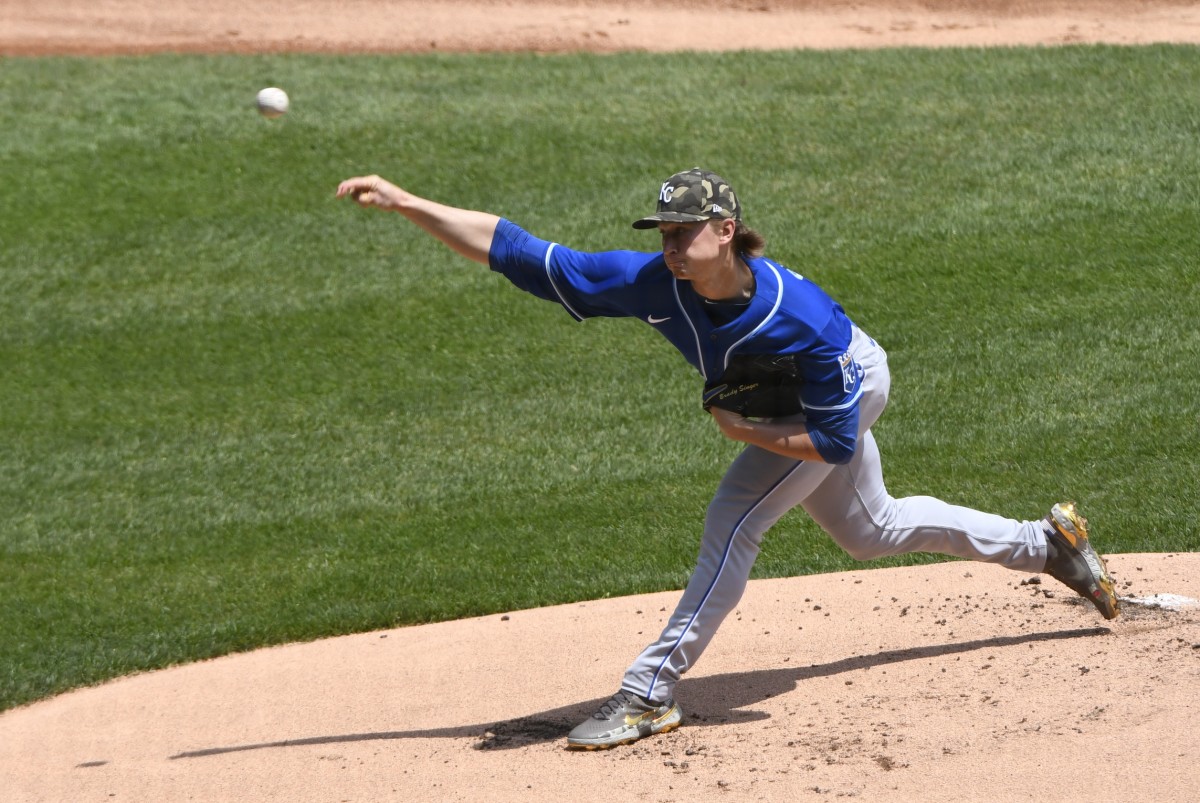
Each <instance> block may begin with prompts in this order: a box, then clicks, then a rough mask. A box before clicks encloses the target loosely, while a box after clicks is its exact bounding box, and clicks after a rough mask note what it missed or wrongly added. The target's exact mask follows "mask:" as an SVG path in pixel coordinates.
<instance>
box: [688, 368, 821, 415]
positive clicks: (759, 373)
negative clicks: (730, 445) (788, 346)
mask: <svg viewBox="0 0 1200 803" xmlns="http://www.w3.org/2000/svg"><path fill="white" fill-rule="evenodd" d="M803 384H804V381H803V380H802V379H801V377H800V369H799V368H798V367H797V366H796V357H795V355H794V354H736V355H734V356H733V358H732V359H731V360H730V361H729V367H728V368H726V369H725V373H724V374H722V375H721V377H720V378H719V379H715V380H713V381H711V382H709V383H708V384H707V385H705V386H704V409H705V410H707V409H709V408H710V407H717V408H720V409H722V410H730V411H732V412H735V413H737V414H739V415H744V416H746V417H747V418H782V417H784V416H789V415H795V414H797V413H800V412H803V410H804V406H803V405H802V404H801V402H800V388H801V386H802V385H803Z"/></svg>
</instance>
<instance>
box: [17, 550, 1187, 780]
mask: <svg viewBox="0 0 1200 803" xmlns="http://www.w3.org/2000/svg"><path fill="white" fill-rule="evenodd" d="M1109 567H1110V569H1111V571H1112V573H1113V575H1114V577H1115V578H1116V580H1117V583H1118V587H1119V589H1120V592H1121V595H1122V598H1123V600H1124V610H1123V613H1122V616H1121V618H1119V619H1117V620H1115V621H1113V622H1106V621H1104V620H1103V619H1102V618H1101V617H1100V616H1099V614H1098V613H1096V611H1095V610H1094V609H1093V608H1092V606H1091V605H1090V603H1085V602H1084V601H1082V600H1080V599H1078V598H1077V597H1075V596H1074V595H1073V594H1072V593H1070V592H1069V591H1067V590H1066V589H1065V588H1063V587H1060V586H1059V585H1058V584H1057V583H1055V582H1054V581H1053V580H1050V579H1048V578H1041V577H1038V578H1035V577H1033V576H1031V575H1022V574H1018V573H1014V572H1009V571H1005V570H1003V569H999V568H996V567H991V566H986V565H981V564H975V563H964V562H954V563H945V564H938V565H935V566H927V567H917V568H903V569H881V570H874V571H860V572H851V573H846V574H832V575H820V576H810V577H797V578H790V579H784V580H762V581H756V582H753V583H751V584H750V588H749V590H748V591H747V593H746V596H745V598H744V600H743V602H742V605H741V607H740V608H739V609H738V611H737V612H736V613H735V614H733V615H731V616H730V617H729V619H728V620H727V621H726V622H725V624H724V625H723V626H722V628H721V630H720V632H719V633H718V634H717V637H716V638H715V639H714V641H713V643H712V646H711V647H710V648H709V650H708V652H707V653H706V654H705V656H704V659H703V661H702V662H701V663H700V665H699V666H697V667H696V668H695V669H694V670H693V671H692V672H691V673H690V674H689V675H688V676H687V677H686V678H685V679H684V680H683V682H681V683H680V684H679V686H678V688H677V699H678V700H679V702H680V704H681V705H682V706H683V709H684V712H685V716H684V726H683V727H682V728H681V729H679V730H677V731H675V732H673V733H670V734H666V735H661V736H656V737H651V738H648V739H644V740H642V741H641V742H638V743H636V744H634V745H632V746H628V747H620V748H616V749H613V750H610V751H605V752H595V753H583V752H575V751H568V750H567V749H565V740H564V736H565V734H566V733H567V731H569V730H570V729H571V727H572V726H574V725H575V724H576V723H577V722H579V721H581V720H582V719H584V718H585V717H586V716H587V715H588V714H590V713H591V712H592V711H593V710H594V709H595V708H596V707H597V706H598V704H599V703H600V702H602V698H604V697H607V696H608V695H609V694H611V693H612V692H613V691H615V690H616V688H617V686H618V685H619V682H620V678H621V674H622V672H623V670H624V668H625V666H626V665H627V664H628V663H629V662H630V661H631V660H632V659H633V657H634V656H635V655H636V654H637V652H638V651H640V649H641V648H642V647H643V646H645V644H646V643H648V642H649V641H650V640H652V639H653V638H655V637H656V636H657V634H658V632H659V630H660V629H661V627H662V625H663V624H664V622H665V621H666V617H667V615H668V613H669V611H670V610H671V609H672V607H673V606H674V604H675V601H676V599H677V598H678V592H670V593H662V594H651V595H646V596H638V597H624V598H620V599H611V600H603V601H598V602H587V603H581V604H574V605H563V606H558V607H553V608H544V609H539V610H531V611H519V612H514V613H511V614H507V615H495V616H487V617H481V618H478V619H469V620H465V621H460V622H448V623H442V624H434V625H425V626H420V627H411V628H402V629H398V630H389V631H384V632H377V633H366V634H362V635H355V636H347V637H344V638H336V639H330V640H328V641H322V642H318V643H312V644H294V645H288V646H283V647H278V648H272V649H265V650H260V651H257V652H253V653H248V654H243V655H236V656H231V657H228V658H222V659H219V660H215V661H209V662H205V663H201V664H194V665H190V666H183V667H178V668H174V669H169V670H165V671H161V672H154V673H150V674H145V675H140V676H136V677H130V678H125V679H122V680H118V681H115V682H113V683H110V684H107V685H104V686H100V687H97V688H91V689H85V690H81V691H78V692H73V693H71V694H66V695H63V696H61V697H58V698H55V699H52V700H48V701H45V702H43V703H39V704H36V705H32V706H29V707H26V708H23V709H18V710H14V711H9V712H7V713H5V714H3V715H0V786H2V787H3V789H4V790H5V792H4V798H5V799H6V800H14V801H134V800H138V801H174V800H204V801H233V800H239V801H240V800H254V801H307V800H314V801H317V800H319V801H341V800H354V801H383V800H395V801H415V800H464V801H465V800H488V801H529V800H554V801H600V800H631V801H641V800H644V801H696V800H710V799H714V798H716V797H717V796H718V795H721V794H728V795H729V797H728V799H729V800H779V801H793V800H798V799H812V800H819V799H829V800H833V799H835V798H839V797H848V798H857V799H860V800H887V801H922V802H924V801H964V800H988V801H1004V800H1053V801H1076V800H1078V801H1092V800H1095V799H1111V800H1125V801H1156V802H1157V803H1163V802H1164V801H1181V803H1182V801H1195V800H1200V770H1198V769H1197V768H1198V767H1200V747H1198V746H1197V741H1196V739H1195V737H1194V732H1193V729H1194V723H1195V721H1196V719H1197V715H1198V713H1200V712H1198V711H1197V708H1198V706H1200V703H1198V701H1200V608H1198V607H1196V606H1197V605H1198V604H1200V603H1198V602H1197V600H1200V556H1197V555H1196V554H1191V553H1189V554H1177V555H1116V556H1112V557H1110V558H1109ZM1038 581H1041V582H1038Z"/></svg>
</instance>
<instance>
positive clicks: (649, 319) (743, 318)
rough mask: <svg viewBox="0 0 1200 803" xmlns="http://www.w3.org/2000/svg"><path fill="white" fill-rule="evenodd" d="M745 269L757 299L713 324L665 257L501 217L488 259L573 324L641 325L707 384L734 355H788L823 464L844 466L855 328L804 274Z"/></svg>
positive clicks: (762, 262)
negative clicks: (602, 246) (581, 244)
mask: <svg viewBox="0 0 1200 803" xmlns="http://www.w3.org/2000/svg"><path fill="white" fill-rule="evenodd" d="M745 262H746V264H747V265H748V266H749V268H750V270H751V272H752V273H753V274H754V286H755V289H754V296H753V298H752V299H751V300H750V303H749V304H748V305H747V306H746V307H745V308H744V309H743V310H742V312H741V314H740V315H738V316H737V317H735V318H734V319H733V320H731V321H729V322H727V323H724V324H718V323H714V321H713V320H711V319H710V318H709V315H708V314H707V313H706V312H705V309H704V306H705V301H704V299H703V298H701V297H700V296H699V295H698V294H697V293H696V292H695V291H694V290H693V289H692V285H691V282H688V281H685V280H681V279H676V278H675V277H674V276H673V275H672V274H671V271H670V270H669V269H668V268H667V265H666V261H665V260H664V259H663V255H662V253H646V252H639V251H602V252H597V253H589V252H584V251H576V250H573V249H570V248H566V247H565V246H562V245H559V244H557V243H551V242H548V241H546V240H541V239H538V238H536V237H534V236H532V235H531V234H529V233H528V232H526V231H524V230H523V229H521V228H520V227H519V226H517V225H516V224H514V223H512V222H510V221H507V220H501V221H500V224H499V226H498V227H497V228H496V235H495V237H494V239H493V241H492V247H491V251H490V254H489V263H490V265H491V268H492V270H494V271H497V272H499V273H502V274H504V275H505V276H507V277H508V279H509V280H510V281H511V282H512V283H513V284H515V285H516V286H517V287H520V288H522V289H523V290H526V291H528V292H530V293H532V294H533V295H535V296H538V297H539V298H544V299H547V300H550V301H557V302H558V303H559V304H561V305H562V306H563V308H564V309H566V311H567V312H568V313H570V314H571V315H572V316H573V317H574V318H575V319H576V320H580V321H582V320H584V319H586V318H593V317H609V318H639V319H641V320H642V321H645V322H646V323H647V324H649V325H650V326H653V327H654V328H655V329H656V330H658V332H659V334H661V335H662V336H663V337H665V338H666V339H667V340H668V341H670V342H671V344H672V345H673V346H675V348H676V349H678V351H679V353H680V354H682V355H683V357H684V359H686V360H687V361H688V362H689V363H691V364H692V366H693V367H694V368H695V369H696V370H697V371H699V373H700V376H701V377H703V378H704V380H705V381H706V382H708V381H712V380H716V379H719V378H720V377H721V375H722V374H723V373H724V372H725V369H726V368H727V367H728V366H729V361H730V359H731V357H732V356H733V355H734V354H736V353H745V354H792V355H795V358H796V364H797V366H798V368H799V369H800V372H801V375H802V377H803V380H804V384H803V387H802V389H801V401H802V402H803V405H804V413H805V417H806V421H807V425H808V431H809V435H810V437H812V439H813V443H814V445H815V446H816V447H817V450H818V451H819V452H820V453H821V456H822V457H823V458H824V459H825V460H826V461H827V462H831V463H844V462H847V461H848V460H849V459H850V457H851V456H852V455H853V453H854V448H855V444H856V441H857V436H858V399H859V396H860V395H861V393H862V369H861V368H860V367H859V366H858V365H857V364H856V363H855V362H854V361H853V360H852V359H851V358H850V352H849V349H850V339H851V337H852V335H853V328H854V324H853V323H852V322H851V321H850V319H849V318H848V317H847V316H846V313H845V312H844V311H843V310H842V308H841V306H839V305H838V304H837V303H836V302H835V301H833V299H831V298H830V297H829V296H828V295H827V294H826V293H825V292H824V291H823V290H822V289H821V288H819V287H817V286H816V285H815V284H813V283H812V282H810V281H808V280H806V279H804V278H803V277H802V276H800V275H798V274H796V273H793V272H792V271H790V270H788V269H786V268H784V267H782V266H780V265H779V264H777V263H775V262H773V261H771V260H769V259H765V258H761V257H759V258H749V257H747V258H745Z"/></svg>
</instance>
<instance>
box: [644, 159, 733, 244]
mask: <svg viewBox="0 0 1200 803" xmlns="http://www.w3.org/2000/svg"><path fill="white" fill-rule="evenodd" d="M713 219H732V220H741V219H742V205H741V204H739V203H738V199H737V195H736V194H735V193H734V191H733V187H730V186H729V182H728V181H726V180H725V179H723V178H721V177H720V176H718V175H717V174H716V173H711V172H709V171H707V170H701V169H700V168H699V167H693V168H692V169H691V170H684V171H683V172H682V173H676V174H675V175H673V176H671V177H670V178H669V179H667V180H666V181H664V182H663V185H662V189H661V190H660V191H659V193H658V212H656V213H655V214H653V215H650V216H649V217H644V218H642V219H641V220H635V221H634V222H633V227H634V228H635V229H652V228H654V227H655V226H657V225H658V224H659V223H695V222H697V221H700V220H713Z"/></svg>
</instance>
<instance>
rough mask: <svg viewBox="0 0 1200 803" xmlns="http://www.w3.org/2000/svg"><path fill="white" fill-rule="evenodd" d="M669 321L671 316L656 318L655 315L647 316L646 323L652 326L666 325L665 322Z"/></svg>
mask: <svg viewBox="0 0 1200 803" xmlns="http://www.w3.org/2000/svg"><path fill="white" fill-rule="evenodd" d="M669 320H671V316H670V315H668V316H667V317H665V318H655V317H654V316H653V315H647V316H646V323H650V324H654V323H664V322H666V321H669Z"/></svg>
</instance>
